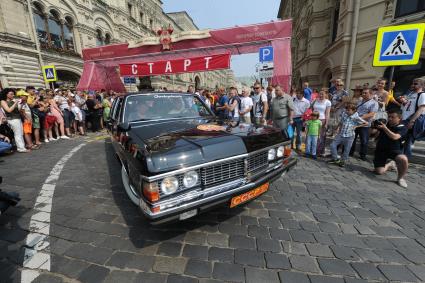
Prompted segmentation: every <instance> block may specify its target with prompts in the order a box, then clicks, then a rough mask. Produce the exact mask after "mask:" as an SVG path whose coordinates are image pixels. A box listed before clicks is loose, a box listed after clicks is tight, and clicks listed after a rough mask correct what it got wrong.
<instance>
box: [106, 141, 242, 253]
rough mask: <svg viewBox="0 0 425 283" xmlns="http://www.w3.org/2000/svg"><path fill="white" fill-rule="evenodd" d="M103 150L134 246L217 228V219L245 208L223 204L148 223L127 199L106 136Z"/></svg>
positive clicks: (234, 214)
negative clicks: (174, 219)
mask: <svg viewBox="0 0 425 283" xmlns="http://www.w3.org/2000/svg"><path fill="white" fill-rule="evenodd" d="M109 141H110V140H109ZM105 153H106V159H107V166H108V174H109V176H110V184H111V189H112V190H113V198H114V201H115V203H116V205H117V207H118V208H119V209H120V211H121V213H122V216H123V218H124V220H125V223H126V225H127V226H128V229H129V238H130V240H131V241H132V243H133V245H134V246H135V247H136V248H145V247H149V246H151V245H154V244H157V243H158V242H162V241H174V242H182V241H183V239H184V237H185V234H186V232H188V231H192V230H199V231H202V232H213V231H214V232H216V231H217V230H218V224H219V223H220V222H222V221H226V220H228V219H230V218H232V217H233V216H237V215H239V214H240V213H241V212H242V211H243V210H244V208H243V206H242V207H238V208H234V209H230V208H227V207H224V206H222V207H216V208H215V209H213V210H210V211H207V212H205V213H203V214H200V215H197V216H195V217H193V218H190V219H188V220H185V221H180V222H173V223H169V224H163V225H159V226H153V225H150V224H149V222H148V221H147V220H146V219H145V218H144V217H143V214H142V212H141V211H140V210H139V208H138V207H137V206H135V205H134V204H133V203H132V202H131V201H130V200H129V199H128V197H127V195H126V193H125V189H124V187H123V185H122V181H121V165H120V163H119V161H118V160H117V158H116V157H115V152H114V148H113V146H112V144H111V143H110V142H108V140H107V142H106V143H105Z"/></svg>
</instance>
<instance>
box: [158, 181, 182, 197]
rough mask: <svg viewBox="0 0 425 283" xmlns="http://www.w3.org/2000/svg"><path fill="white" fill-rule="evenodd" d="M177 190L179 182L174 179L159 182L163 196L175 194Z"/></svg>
mask: <svg viewBox="0 0 425 283" xmlns="http://www.w3.org/2000/svg"><path fill="white" fill-rule="evenodd" d="M178 188H179V181H178V180H177V178H176V177H166V178H165V179H164V180H162V182H161V191H162V192H163V193H164V194H165V195H169V194H172V193H175V192H176V191H177V189H178Z"/></svg>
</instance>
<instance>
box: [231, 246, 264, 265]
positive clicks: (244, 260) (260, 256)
mask: <svg viewBox="0 0 425 283" xmlns="http://www.w3.org/2000/svg"><path fill="white" fill-rule="evenodd" d="M235 263H237V264H242V265H250V266H254V267H264V266H265V264H264V253H263V252H257V251H254V250H241V249H237V250H235Z"/></svg>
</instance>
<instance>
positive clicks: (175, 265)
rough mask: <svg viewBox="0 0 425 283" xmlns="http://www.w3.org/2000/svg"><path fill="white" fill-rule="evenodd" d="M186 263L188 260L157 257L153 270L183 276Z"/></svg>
mask: <svg viewBox="0 0 425 283" xmlns="http://www.w3.org/2000/svg"><path fill="white" fill-rule="evenodd" d="M186 262H187V260H186V259H184V258H176V257H163V256H157V257H156V258H155V264H154V266H153V270H154V271H157V272H163V273H175V274H182V273H183V272H184V269H185V267H186Z"/></svg>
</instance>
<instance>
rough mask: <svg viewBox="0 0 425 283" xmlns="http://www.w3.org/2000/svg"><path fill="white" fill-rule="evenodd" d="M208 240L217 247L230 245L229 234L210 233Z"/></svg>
mask: <svg viewBox="0 0 425 283" xmlns="http://www.w3.org/2000/svg"><path fill="white" fill-rule="evenodd" d="M207 242H208V244H209V245H211V246H215V247H228V246H229V236H227V235H224V234H208V236H207Z"/></svg>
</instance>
